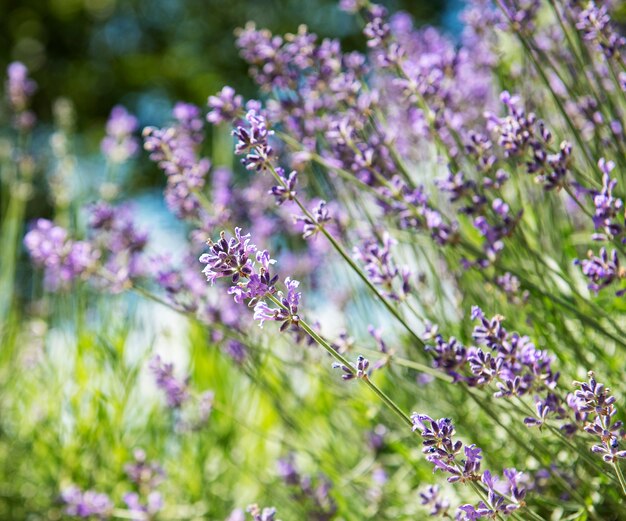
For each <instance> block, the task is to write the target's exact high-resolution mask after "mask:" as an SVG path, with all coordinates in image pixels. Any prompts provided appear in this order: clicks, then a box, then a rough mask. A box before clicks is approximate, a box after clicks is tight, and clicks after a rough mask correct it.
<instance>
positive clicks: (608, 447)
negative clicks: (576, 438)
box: [572, 372, 626, 463]
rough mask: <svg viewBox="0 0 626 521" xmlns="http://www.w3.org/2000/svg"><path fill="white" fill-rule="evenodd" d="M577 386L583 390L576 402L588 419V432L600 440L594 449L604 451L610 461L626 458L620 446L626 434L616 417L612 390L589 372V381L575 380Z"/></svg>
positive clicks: (586, 422) (602, 453)
mask: <svg viewBox="0 0 626 521" xmlns="http://www.w3.org/2000/svg"><path fill="white" fill-rule="evenodd" d="M575 385H576V386H577V387H579V389H578V390H577V391H576V392H575V393H574V398H575V400H574V401H573V403H572V405H573V406H574V407H575V411H576V412H577V413H578V414H579V415H580V416H582V417H583V418H584V429H585V431H586V432H588V433H589V434H591V435H592V436H594V437H596V438H598V441H599V443H598V444H597V445H594V446H593V447H591V450H592V451H593V452H595V453H597V454H600V455H601V456H602V459H604V461H606V462H607V463H616V462H617V461H618V460H619V459H624V458H626V450H622V449H621V448H620V441H621V440H623V439H624V436H625V433H624V430H623V429H622V427H623V423H622V422H621V421H619V420H615V418H614V416H615V415H616V414H617V409H616V408H615V397H614V396H612V395H611V391H610V389H608V388H607V387H605V386H604V385H603V384H601V383H598V382H597V381H596V379H595V376H594V374H593V372H590V373H589V380H588V381H587V382H575Z"/></svg>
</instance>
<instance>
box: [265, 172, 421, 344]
mask: <svg viewBox="0 0 626 521" xmlns="http://www.w3.org/2000/svg"><path fill="white" fill-rule="evenodd" d="M268 167H269V169H270V171H271V172H272V175H273V176H274V178H275V179H276V181H277V182H278V183H279V184H280V185H281V186H283V187H285V188H287V185H286V184H285V181H284V180H283V179H282V177H281V176H279V175H278V172H276V169H275V168H274V166H273V165H272V164H271V163H270V164H268ZM293 200H294V201H295V203H296V204H297V205H298V207H299V208H300V210H302V212H303V213H304V215H305V216H306V217H308V218H309V219H311V220H313V221H314V220H315V219H314V218H313V216H312V215H311V213H310V212H309V210H307V208H306V207H305V206H304V205H303V204H302V202H301V201H300V199H299V198H298V197H297V196H296V197H294V198H293ZM318 227H319V230H320V232H321V233H322V234H323V235H324V236H325V237H326V239H328V242H330V243H331V245H332V246H333V248H334V249H335V250H336V251H337V253H339V255H340V256H341V257H342V258H343V260H345V261H346V262H347V263H348V265H349V266H350V268H351V269H352V270H353V271H354V272H355V273H356V274H357V275H358V276H359V278H360V279H361V280H362V281H363V282H364V283H365V285H366V286H367V287H368V288H369V289H370V290H371V291H372V292H373V293H374V294H375V295H376V297H377V298H378V300H380V302H381V303H382V304H383V305H384V306H385V308H387V310H388V311H389V312H390V313H391V314H392V315H393V316H394V317H395V318H396V320H398V322H400V324H402V326H403V327H404V328H405V329H406V330H407V332H408V333H409V334H410V335H411V336H412V337H413V340H415V342H416V343H417V345H418V346H419V347H421V348H424V347H425V344H424V341H423V340H422V339H421V338H420V337H419V335H418V334H417V333H415V331H414V330H413V328H411V326H409V324H408V323H407V322H406V321H405V320H404V318H403V317H402V315H401V314H400V313H399V312H398V310H397V309H396V308H395V307H394V306H393V305H392V304H391V303H390V302H389V301H388V299H386V298H385V296H384V295H383V294H382V293H381V292H380V291H379V290H378V288H377V287H376V286H375V285H374V284H373V283H372V281H370V280H369V278H368V277H367V275H365V273H363V271H362V270H361V268H359V266H358V265H357V264H356V262H355V261H354V260H353V259H352V257H351V256H350V255H349V254H348V252H346V250H345V249H344V248H343V247H342V246H341V244H339V243H338V242H337V240H336V239H335V238H334V237H333V236H332V234H331V233H330V232H328V230H326V228H325V226H324V225H323V224H319V225H318Z"/></svg>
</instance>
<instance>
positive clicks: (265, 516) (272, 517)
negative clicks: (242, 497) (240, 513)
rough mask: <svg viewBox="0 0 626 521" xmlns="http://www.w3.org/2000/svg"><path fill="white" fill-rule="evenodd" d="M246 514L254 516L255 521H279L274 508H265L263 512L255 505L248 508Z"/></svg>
mask: <svg viewBox="0 0 626 521" xmlns="http://www.w3.org/2000/svg"><path fill="white" fill-rule="evenodd" d="M246 512H248V514H250V515H251V516H252V519H253V521H278V520H277V519H276V509H275V508H274V507H265V508H264V509H263V510H261V508H260V507H259V506H258V505H256V504H255V505H250V506H249V507H248V508H246Z"/></svg>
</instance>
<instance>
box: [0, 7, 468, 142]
mask: <svg viewBox="0 0 626 521" xmlns="http://www.w3.org/2000/svg"><path fill="white" fill-rule="evenodd" d="M383 3H384V4H386V5H387V6H388V7H389V8H390V9H392V10H393V11H397V10H406V11H408V12H410V13H411V14H412V15H413V16H414V17H415V19H416V20H418V21H421V22H423V23H431V24H439V25H441V24H443V25H445V26H447V27H448V28H450V29H452V30H454V27H455V24H456V23H457V22H456V20H455V17H454V13H455V12H456V10H457V9H458V8H459V5H460V3H461V2H460V0H419V1H415V0H395V1H390V2H383ZM0 13H1V16H0V64H4V65H6V64H7V63H9V62H10V61H13V60H20V61H22V62H24V63H25V64H26V65H27V66H28V67H29V69H30V70H31V71H32V75H33V77H34V79H35V80H36V81H37V83H38V84H39V91H38V93H37V95H36V97H35V100H34V108H35V111H36V113H37V114H38V115H39V117H40V119H43V120H46V119H50V117H51V106H52V101H53V100H54V99H55V98H57V97H59V96H65V97H68V98H70V99H71V100H72V101H73V102H74V103H75V105H76V109H77V114H78V121H77V123H78V129H79V130H80V131H81V132H97V133H98V134H100V133H101V131H102V130H101V127H102V125H103V123H104V121H105V119H106V117H107V115H108V113H109V111H110V109H111V107H112V106H113V105H115V104H117V103H123V104H125V105H127V106H128V107H129V109H130V110H131V111H134V112H136V113H137V114H138V116H139V118H140V120H141V123H146V122H150V123H153V122H155V120H158V119H160V117H161V116H163V117H165V116H167V112H168V110H169V107H170V106H171V103H172V102H173V101H175V100H178V99H182V100H185V101H188V102H192V103H196V104H200V105H203V104H204V103H206V98H207V96H208V95H210V94H213V93H214V92H216V91H217V90H219V89H221V87H222V86H223V85H225V84H227V85H231V86H233V87H235V88H236V89H237V90H238V91H240V92H241V93H242V94H244V95H247V96H254V95H255V88H254V86H253V85H252V82H251V81H250V80H249V79H248V77H247V74H246V66H245V64H244V63H243V61H242V60H240V59H239V58H238V56H237V50H236V49H235V45H234V39H235V38H234V35H233V30H234V29H235V28H237V27H241V26H243V25H244V24H245V23H246V22H247V21H248V20H255V21H256V22H257V25H258V26H260V27H267V28H269V29H270V30H271V31H273V32H275V33H278V34H282V33H285V32H295V30H296V29H297V27H298V25H299V24H300V23H305V24H307V25H308V26H309V27H310V28H311V30H312V31H313V32H316V33H317V34H319V35H320V36H322V37H326V36H332V37H338V38H340V39H341V40H342V44H343V46H344V47H345V48H346V49H362V48H363V47H364V40H363V38H362V36H361V34H360V31H359V28H358V26H357V23H356V21H355V20H354V17H351V16H350V15H348V14H346V13H344V12H342V11H340V10H339V7H338V1H336V0H307V1H302V0H229V1H224V0H208V1H206V0H181V1H178V0H0ZM4 65H3V66H4ZM156 122H157V123H158V121H156Z"/></svg>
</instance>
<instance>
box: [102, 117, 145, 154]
mask: <svg viewBox="0 0 626 521" xmlns="http://www.w3.org/2000/svg"><path fill="white" fill-rule="evenodd" d="M137 126H138V121H137V118H136V117H135V116H133V115H132V114H130V113H129V112H128V111H127V110H126V109H125V108H124V107H122V106H121V105H117V106H115V107H113V110H111V115H110V116H109V120H108V121H107V125H106V136H105V137H104V139H103V140H102V143H101V144H100V147H101V149H102V153H103V154H104V155H105V156H106V158H107V159H108V160H109V161H110V162H111V163H115V164H120V163H125V162H126V161H128V160H129V159H130V158H131V157H133V156H134V155H136V154H137V152H138V150H139V142H138V140H137V139H136V138H134V137H133V132H135V131H136V130H137Z"/></svg>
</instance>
